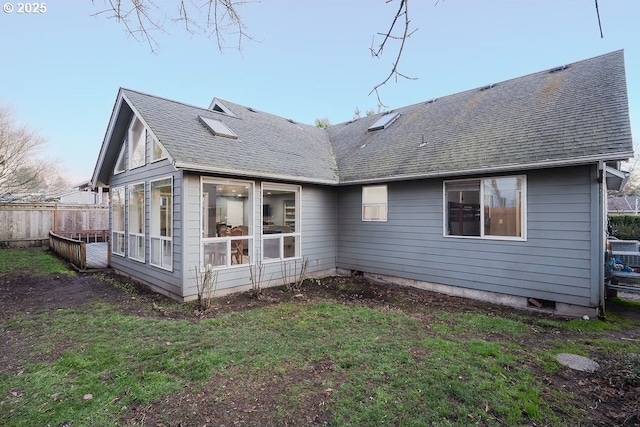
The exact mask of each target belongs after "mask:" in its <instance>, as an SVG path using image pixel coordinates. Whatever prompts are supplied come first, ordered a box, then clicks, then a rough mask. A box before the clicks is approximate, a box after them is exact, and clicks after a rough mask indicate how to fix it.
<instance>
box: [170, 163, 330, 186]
mask: <svg viewBox="0 0 640 427" xmlns="http://www.w3.org/2000/svg"><path fill="white" fill-rule="evenodd" d="M173 166H174V167H175V168H176V169H184V170H188V171H192V172H207V173H219V174H224V175H234V176H242V177H245V178H261V179H273V180H281V181H294V182H305V183H309V184H322V185H338V184H340V181H338V180H337V179H336V180H330V179H320V178H309V177H304V176H296V175H286V174H276V173H265V172H255V171H253V172H251V171H244V170H238V169H228V168H220V167H213V166H203V165H197V164H194V163H188V162H179V161H174V162H173Z"/></svg>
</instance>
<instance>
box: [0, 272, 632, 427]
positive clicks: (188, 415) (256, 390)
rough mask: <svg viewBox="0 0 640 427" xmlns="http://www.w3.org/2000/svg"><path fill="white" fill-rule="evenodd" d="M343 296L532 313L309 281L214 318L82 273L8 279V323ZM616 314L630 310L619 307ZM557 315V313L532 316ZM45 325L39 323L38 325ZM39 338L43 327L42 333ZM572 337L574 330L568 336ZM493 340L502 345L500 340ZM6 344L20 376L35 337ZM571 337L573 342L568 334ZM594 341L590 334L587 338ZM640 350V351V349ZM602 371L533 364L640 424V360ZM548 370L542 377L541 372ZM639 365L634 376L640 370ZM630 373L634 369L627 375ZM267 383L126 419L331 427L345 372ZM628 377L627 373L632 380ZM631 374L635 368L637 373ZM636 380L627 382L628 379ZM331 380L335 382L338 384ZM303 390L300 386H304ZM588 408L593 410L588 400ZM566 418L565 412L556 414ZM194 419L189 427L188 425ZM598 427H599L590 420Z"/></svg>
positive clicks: (597, 405)
mask: <svg viewBox="0 0 640 427" xmlns="http://www.w3.org/2000/svg"><path fill="white" fill-rule="evenodd" d="M324 300H333V301H339V302H341V303H344V304H354V305H364V306H369V307H375V308H376V309H382V310H397V311H401V312H404V313H406V314H407V315H410V316H416V317H418V318H420V319H423V320H425V321H428V320H429V319H430V318H431V316H432V314H433V312H434V311H436V310H441V309H447V310H452V311H458V312H481V313H484V314H487V315H500V316H503V317H513V318H516V317H518V318H520V317H521V315H522V312H520V311H518V310H514V309H509V308H505V307H503V306H496V305H492V304H488V303H483V302H479V301H473V300H468V299H464V298H457V297H451V296H447V295H442V294H437V293H434V292H429V291H424V290H420V289H415V288H408V287H402V286H398V285H394V284H376V283H372V282H370V281H368V280H367V279H366V278H363V277H352V278H347V279H345V278H329V279H325V280H322V281H319V280H309V281H307V282H305V284H304V285H303V287H302V288H301V289H299V290H297V291H296V292H291V291H289V290H286V289H283V288H270V289H266V290H264V292H263V295H262V297H261V298H260V299H256V298H253V297H251V296H250V295H249V294H248V293H243V294H235V295H228V296H225V297H221V298H218V299H216V300H215V302H214V303H213V306H212V308H211V309H210V310H208V311H207V312H202V311H198V310H197V306H196V305H195V304H178V303H175V302H173V301H170V300H168V299H166V298H165V297H163V296H161V295H158V294H156V293H153V292H151V291H149V290H148V289H147V288H145V287H141V286H139V285H137V284H135V283H134V282H128V281H126V280H125V279H123V278H114V277H113V276H109V275H104V276H95V275H79V276H77V277H68V276H53V277H32V276H28V275H23V276H11V277H3V278H0V303H1V304H2V308H3V309H2V312H1V314H0V319H2V321H7V320H9V319H11V318H13V317H15V316H17V315H24V314H29V313H33V312H36V311H40V310H44V311H52V310H57V309H64V308H71V307H79V306H81V305H82V304H85V303H92V302H107V303H112V304H113V305H114V307H118V308H117V309H118V310H120V311H122V312H123V313H125V314H133V315H136V316H141V317H155V318H164V319H189V320H191V321H194V322H197V321H200V319H202V318H207V317H215V316H219V315H221V314H224V313H232V312H237V311H243V310H251V309H254V308H258V307H264V306H268V305H274V304H280V303H282V302H285V301H324ZM609 310H611V311H615V310H618V311H620V310H622V309H621V307H620V306H617V305H616V304H611V305H610V306H609ZM623 314H624V315H625V316H630V317H636V318H640V309H638V308H637V307H635V308H628V307H626V308H624V312H623ZM531 316H532V317H531V318H532V321H533V322H535V319H536V316H539V317H544V318H547V317H549V314H548V313H539V314H535V313H533V314H531ZM36 328H37V326H36ZM32 332H33V334H34V335H35V336H37V331H32ZM545 333H546V332H544V331H543V332H542V333H539V334H535V335H531V336H529V337H524V338H523V339H522V342H521V345H523V346H527V345H530V346H532V347H541V346H544V345H545V342H551V341H552V340H557V339H558V335H557V334H558V331H556V330H549V332H548V336H547V337H545ZM563 333H564V332H563ZM616 336H619V337H620V339H626V340H637V339H638V332H637V331H621V332H616ZM483 338H485V339H488V340H490V339H492V337H491V336H490V334H488V335H487V337H483ZM0 339H1V340H2V342H3V343H4V345H3V346H2V347H1V349H0V372H15V371H16V369H19V366H23V365H24V364H25V363H27V362H33V360H27V358H28V357H33V356H30V354H31V353H32V351H31V350H32V349H31V348H30V346H31V345H32V344H33V343H32V342H31V341H30V339H29V337H25V336H20V335H19V333H17V332H16V331H15V330H12V329H11V328H1V329H0ZM566 339H568V340H570V339H572V337H570V336H567V337H566ZM581 339H584V337H581ZM59 347H60V348H59V349H56V348H54V349H52V350H51V352H49V353H48V354H45V355H41V356H39V357H41V360H55V358H56V357H57V356H58V355H59V354H58V353H60V352H61V351H63V350H64V348H66V347H67V346H66V345H65V343H60V345H59ZM639 348H640V347H639ZM422 351H424V350H423V349H417V348H416V349H412V356H413V357H415V358H420V357H421V356H423V355H422V354H421V352H422ZM592 356H593V358H594V359H596V360H597V361H598V363H600V365H601V367H602V368H601V369H599V370H598V371H597V372H595V373H585V372H580V371H575V370H572V369H569V368H566V369H562V370H560V371H558V372H557V373H555V374H554V375H552V376H548V375H547V374H545V373H544V372H542V371H541V370H539V369H538V368H535V367H533V366H532V369H534V373H535V374H536V375H537V376H538V377H539V378H543V379H544V381H545V382H546V384H547V386H548V387H547V389H546V390H545V393H547V394H548V397H549V399H548V400H549V402H550V404H552V406H553V401H554V397H553V394H554V390H557V389H562V390H568V391H570V392H572V393H573V394H574V395H575V396H576V405H577V406H579V407H580V408H584V409H583V411H584V412H585V413H584V418H585V419H586V420H594V423H593V424H592V425H599V426H634V425H640V403H639V402H640V380H638V378H637V372H638V371H640V360H638V361H637V363H636V361H635V360H634V359H631V360H628V361H625V360H612V356H610V355H606V354H602V355H592ZM536 369H538V371H535V370H536ZM634 369H637V371H636V373H635V375H636V377H634V376H633V375H634V373H633V370H634ZM623 371H624V372H623ZM283 372H285V373H284V374H283V373H280V374H278V373H275V374H271V375H272V376H269V377H264V378H243V376H245V377H246V376H247V375H248V374H247V373H237V375H234V376H232V377H228V376H214V377H213V378H211V379H209V380H208V383H207V384H205V385H204V387H202V388H198V389H197V390H194V389H190V388H185V389H183V390H181V391H180V392H178V393H174V394H172V395H170V396H166V397H165V398H163V399H162V400H161V401H157V402H154V403H153V404H151V405H147V406H138V407H133V408H130V409H129V411H127V413H126V414H123V419H122V422H123V423H124V424H135V425H145V426H154V427H163V426H169V425H171V426H180V425H230V426H250V425H251V426H252V425H326V424H327V423H329V421H330V419H331V414H330V412H329V402H330V398H331V393H332V391H333V389H332V387H338V386H339V384H340V381H341V378H340V377H339V374H338V373H337V372H335V371H333V370H332V369H331V366H330V365H323V364H318V365H316V366H311V367H305V368H297V367H291V369H287V370H284V371H283ZM625 372H627V374H625ZM628 372H631V373H630V374H628ZM625 375H626V376H625ZM326 384H332V386H331V387H329V386H327V385H326ZM291 387H298V388H299V390H300V391H301V392H300V400H299V404H298V407H297V408H295V412H294V413H290V412H289V413H282V412H281V410H280V409H278V408H279V405H278V395H279V394H281V393H279V391H282V390H285V389H289V388H291ZM298 388H296V390H298ZM585 402H586V404H585ZM555 410H556V411H558V413H562V411H563V408H555ZM185 419H188V420H189V421H188V423H187V424H183V423H184V420H185ZM584 425H589V424H584Z"/></svg>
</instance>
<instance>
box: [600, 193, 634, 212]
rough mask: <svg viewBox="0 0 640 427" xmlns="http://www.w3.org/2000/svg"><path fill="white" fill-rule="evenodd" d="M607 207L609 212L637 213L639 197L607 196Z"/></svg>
mask: <svg viewBox="0 0 640 427" xmlns="http://www.w3.org/2000/svg"><path fill="white" fill-rule="evenodd" d="M607 207H608V211H609V213H637V212H640V197H638V196H609V197H608V198H607Z"/></svg>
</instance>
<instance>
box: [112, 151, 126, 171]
mask: <svg viewBox="0 0 640 427" xmlns="http://www.w3.org/2000/svg"><path fill="white" fill-rule="evenodd" d="M124 146H125V145H124V144H122V148H121V149H120V154H118V161H116V167H115V168H113V174H114V175H116V174H119V173H122V172H124V169H125V168H124Z"/></svg>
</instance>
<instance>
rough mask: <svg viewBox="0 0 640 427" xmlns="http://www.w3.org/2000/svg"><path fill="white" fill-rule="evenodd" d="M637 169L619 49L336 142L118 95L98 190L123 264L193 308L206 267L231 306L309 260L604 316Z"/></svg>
mask: <svg viewBox="0 0 640 427" xmlns="http://www.w3.org/2000/svg"><path fill="white" fill-rule="evenodd" d="M632 156H633V148H632V139H631V129H630V122H629V113H628V101H627V92H626V81H625V70H624V56H623V52H622V51H616V52H612V53H608V54H605V55H602V56H598V57H595V58H591V59H587V60H584V61H580V62H576V63H572V64H568V65H565V66H563V67H558V68H554V69H552V70H546V71H541V72H537V73H533V74H530V75H527V76H524V77H519V78H515V79H512V80H507V81H504V82H500V83H497V84H492V85H489V86H486V87H482V88H478V89H473V90H468V91H465V92H462V93H458V94H454V95H451V96H446V97H442V98H438V99H432V100H429V101H426V102H421V103H418V104H414V105H409V106H406V107H402V108H398V109H395V110H393V111H389V112H385V113H381V114H377V115H373V116H367V117H363V118H359V119H357V120H352V121H349V122H346V123H341V124H337V125H333V126H330V127H329V128H327V129H320V128H316V127H313V126H310V125H305V124H301V123H296V122H295V121H293V120H290V119H286V118H282V117H278V116H275V115H273V114H269V113H266V112H263V111H259V110H256V109H253V108H251V107H246V106H242V105H238V104H235V103H233V102H230V101H226V100H221V99H214V100H213V101H212V102H211V105H210V106H209V107H208V108H200V107H196V106H191V105H187V104H183V103H180V102H176V101H172V100H168V99H164V98H161V97H157V96H152V95H148V94H144V93H140V92H136V91H133V90H128V89H121V90H120V91H119V93H118V96H117V99H116V103H115V106H114V109H113V112H112V115H111V118H110V120H109V125H108V128H107V131H106V135H105V139H104V142H103V144H102V148H101V150H100V154H99V158H98V161H97V164H96V168H95V171H94V174H93V178H92V183H93V185H94V186H97V187H100V186H108V187H109V189H110V196H111V211H112V213H111V246H112V247H111V250H112V255H111V266H112V267H113V268H114V269H115V270H116V271H118V272H120V273H122V274H125V275H128V276H131V277H133V278H135V279H137V280H140V281H142V282H145V283H147V284H148V285H149V286H151V287H152V288H154V289H156V290H157V291H159V292H162V293H165V294H167V295H170V296H172V297H174V298H178V299H181V300H191V299H195V298H196V297H197V284H196V273H197V272H198V271H203V269H205V267H206V266H210V267H211V268H214V269H216V270H217V272H218V275H217V280H218V282H217V288H218V294H219V295H221V294H224V293H228V292H233V291H240V290H246V289H249V288H250V286H251V270H252V269H254V271H255V268H256V267H257V266H262V267H263V277H264V278H265V282H268V283H269V284H271V285H277V284H281V283H282V276H283V275H286V274H289V273H287V272H290V271H291V270H294V269H295V270H296V271H298V270H299V268H300V266H301V265H302V260H303V259H304V260H306V261H307V262H308V274H309V275H325V274H334V273H336V272H338V273H340V272H346V273H349V272H363V273H365V274H367V275H368V276H370V277H372V278H374V279H376V280H389V281H394V282H396V283H402V284H406V285H411V286H417V287H420V288H424V289H430V290H435V291H438V292H445V293H448V294H452V295H461V296H465V297H471V298H476V299H482V300H488V301H493V302H496V303H501V304H508V305H512V306H519V307H527V306H530V307H532V308H537V307H541V308H543V309H549V310H555V311H556V312H557V313H560V314H568V315H583V314H588V315H593V314H596V313H597V312H598V311H599V310H601V309H603V308H604V289H603V283H604V266H603V264H604V263H603V253H604V247H605V238H606V237H605V219H606V205H605V203H606V190H607V181H610V182H611V183H614V182H616V180H617V182H618V184H619V183H620V179H619V177H620V174H619V173H616V167H617V166H618V164H619V162H620V161H622V160H625V159H628V158H630V157H632ZM254 278H255V276H254Z"/></svg>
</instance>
